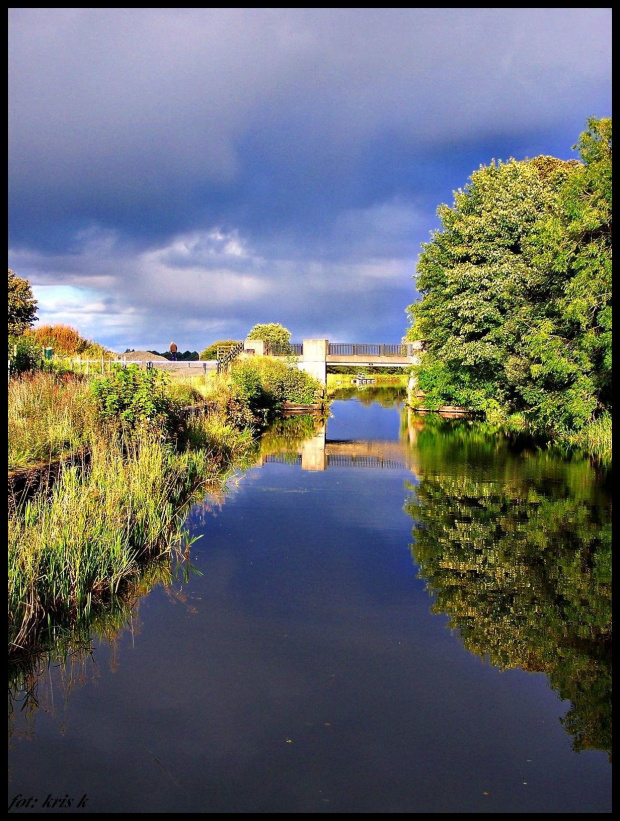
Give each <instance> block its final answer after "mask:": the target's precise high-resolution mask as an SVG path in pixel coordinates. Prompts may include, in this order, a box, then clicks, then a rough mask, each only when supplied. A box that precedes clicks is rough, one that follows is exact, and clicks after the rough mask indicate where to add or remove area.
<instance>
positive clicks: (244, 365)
mask: <svg viewBox="0 0 620 821" xmlns="http://www.w3.org/2000/svg"><path fill="white" fill-rule="evenodd" d="M231 382H232V384H233V385H234V386H235V388H236V389H237V391H238V392H239V395H240V396H242V397H244V398H247V400H248V402H249V404H250V407H252V408H257V407H262V408H265V407H266V408H270V409H271V408H278V407H280V406H281V405H282V403H284V402H296V403H299V404H312V403H313V402H315V401H316V399H317V396H318V395H319V394H320V393H321V391H322V387H321V385H320V383H319V382H318V380H317V379H315V378H314V377H312V376H310V375H309V374H307V373H306V372H305V371H302V370H300V369H299V368H297V367H296V366H295V365H292V364H287V363H286V362H279V361H278V360H276V359H269V358H268V357H255V358H253V359H247V360H242V361H240V362H237V363H235V365H234V366H233V368H232V371H231Z"/></svg>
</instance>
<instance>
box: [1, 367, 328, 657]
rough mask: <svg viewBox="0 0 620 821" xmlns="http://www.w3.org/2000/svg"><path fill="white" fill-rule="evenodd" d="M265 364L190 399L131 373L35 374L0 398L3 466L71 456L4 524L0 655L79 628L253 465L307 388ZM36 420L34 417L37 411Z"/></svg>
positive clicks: (188, 393)
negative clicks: (263, 437) (280, 416)
mask: <svg viewBox="0 0 620 821" xmlns="http://www.w3.org/2000/svg"><path fill="white" fill-rule="evenodd" d="M289 371H292V369H288V370H287V369H286V367H285V368H284V370H282V369H281V368H279V367H275V368H274V367H271V366H265V365H264V364H262V363H258V364H254V365H252V366H250V365H248V364H247V363H246V364H243V365H242V366H240V367H239V368H238V369H233V370H232V371H231V373H230V374H228V375H226V376H223V377H220V378H219V379H218V380H215V381H216V382H217V384H216V386H215V389H214V390H212V391H210V392H209V393H208V396H207V399H206V401H203V402H202V413H197V414H196V415H192V416H189V417H187V415H186V414H183V413H182V412H181V411H182V409H183V407H185V406H187V405H188V404H195V403H196V401H197V400H199V399H201V397H200V396H199V395H198V394H197V393H196V392H194V391H193V390H192V389H191V388H190V389H189V390H188V389H187V387H186V386H183V385H182V384H181V383H179V382H175V383H172V382H171V380H169V379H167V378H166V376H165V375H163V374H161V373H159V372H155V371H142V370H140V369H139V368H138V367H135V366H133V367H132V366H129V367H127V368H118V369H117V370H113V371H112V373H111V374H110V375H109V376H105V377H102V376H99V377H98V378H95V379H90V380H83V379H75V378H70V379H67V378H66V377H62V378H59V377H58V376H55V375H53V374H43V373H38V374H34V375H31V376H28V377H24V378H20V379H16V380H15V381H14V384H12V385H11V387H10V393H9V402H10V404H9V418H10V425H9V439H10V447H11V450H10V462H9V463H10V464H13V465H14V466H15V465H28V464H31V463H32V462H36V461H39V460H41V459H51V458H53V457H54V456H58V455H63V454H67V453H75V452H76V450H77V449H79V448H83V447H87V448H88V451H89V454H90V458H89V461H88V465H87V466H85V465H84V466H80V465H79V464H77V465H73V464H71V463H67V464H66V465H64V466H63V467H61V468H60V471H59V475H58V477H57V479H56V481H55V482H54V484H53V486H52V487H51V489H50V488H45V489H43V490H40V491H39V492H38V493H36V494H35V495H34V496H33V497H31V498H29V499H28V500H27V501H24V502H22V503H20V504H18V505H17V506H15V507H14V509H13V510H12V511H11V512H10V515H9V536H8V545H9V547H8V553H9V601H8V607H9V655H15V654H17V655H19V654H24V653H26V652H29V651H33V650H36V648H37V647H40V646H42V645H46V644H49V642H50V640H51V638H53V637H54V636H58V635H62V634H66V633H67V631H72V630H75V629H76V628H79V629H81V630H82V631H83V629H84V625H87V624H88V623H89V621H90V620H91V619H92V618H93V616H94V614H96V613H97V612H99V611H101V609H102V608H106V607H108V606H110V603H111V602H112V601H113V600H114V599H115V598H116V597H117V596H119V595H123V591H124V590H126V589H127V587H128V586H131V585H133V586H135V584H136V583H137V581H138V580H139V578H140V576H141V574H142V573H143V572H144V569H145V567H147V566H148V565H149V563H150V562H152V561H153V560H155V559H161V558H162V557H164V558H165V557H167V556H168V557H169V556H171V555H173V554H175V553H178V551H179V550H180V548H181V546H182V543H183V522H184V520H185V516H186V514H187V511H188V509H189V506H190V505H191V503H192V501H194V500H195V499H197V498H199V497H200V496H201V495H203V494H204V492H205V490H206V489H207V488H209V487H213V486H218V485H219V486H221V484H222V482H223V481H225V478H226V476H227V475H228V473H229V472H230V470H231V469H232V468H234V467H235V466H237V467H239V466H241V467H243V466H245V465H247V464H252V463H253V462H254V460H255V458H256V453H257V449H258V448H257V443H256V433H257V431H258V430H259V429H260V426H261V425H262V424H264V423H265V421H266V420H267V419H268V418H270V417H273V416H274V415H275V414H277V412H278V409H279V407H281V405H282V403H283V402H284V401H286V400H287V399H289V398H290V400H291V401H299V397H300V396H305V395H306V394H307V395H310V394H313V393H314V391H315V390H316V389H317V386H316V385H315V383H314V382H313V381H312V380H310V379H309V378H308V377H307V375H305V374H304V375H303V376H302V377H301V379H300V377H299V376H298V373H299V372H297V373H292V372H289ZM37 409H39V410H38V411H37Z"/></svg>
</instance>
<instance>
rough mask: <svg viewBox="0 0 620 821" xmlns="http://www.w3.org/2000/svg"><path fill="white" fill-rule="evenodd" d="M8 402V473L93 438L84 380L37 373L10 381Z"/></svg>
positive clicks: (93, 424) (90, 405)
mask: <svg viewBox="0 0 620 821" xmlns="http://www.w3.org/2000/svg"><path fill="white" fill-rule="evenodd" d="M8 399H9V402H8V423H9V424H8V434H9V442H8V469H9V471H11V470H15V469H17V468H23V467H27V466H29V465H33V464H37V463H41V462H47V461H51V460H54V459H56V458H58V457H59V456H61V455H62V454H65V453H68V452H72V451H77V450H79V449H80V448H81V447H84V446H86V445H89V444H90V443H91V442H92V440H93V438H94V436H95V428H96V420H95V408H94V405H93V402H92V399H91V397H90V393H89V389H88V382H87V381H85V380H82V379H76V378H72V377H68V378H67V377H59V376H57V375H55V374H53V373H48V372H43V371H38V372H35V373H34V374H32V375H26V376H22V377H19V378H14V379H11V381H10V383H9V396H8Z"/></svg>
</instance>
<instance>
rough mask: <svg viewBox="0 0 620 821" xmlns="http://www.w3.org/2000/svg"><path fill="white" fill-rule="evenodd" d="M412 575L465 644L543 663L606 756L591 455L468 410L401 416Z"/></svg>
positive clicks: (606, 517)
mask: <svg viewBox="0 0 620 821" xmlns="http://www.w3.org/2000/svg"><path fill="white" fill-rule="evenodd" d="M409 422H410V425H409V428H410V430H412V433H413V435H412V436H411V437H410V439H411V440H413V441H412V444H411V445H410V446H411V447H412V448H414V449H415V451H416V463H417V465H416V466H417V471H416V472H417V473H418V479H419V484H418V485H417V486H414V485H410V490H411V491H412V500H411V501H410V502H409V503H408V504H407V505H406V508H405V509H406V511H407V513H408V514H409V515H410V516H411V517H412V518H413V519H414V520H415V522H416V524H415V526H414V529H413V537H414V543H413V544H412V545H411V550H412V555H413V559H414V561H415V563H416V564H417V565H418V566H419V575H420V577H421V578H423V579H425V580H426V584H427V587H428V590H429V591H430V593H431V594H432V596H433V597H434V604H433V606H432V611H433V612H436V613H446V614H447V615H448V616H449V627H450V628H456V629H458V630H459V632H460V635H461V637H462V640H463V643H464V645H465V647H466V648H467V649H468V650H470V651H471V652H472V653H476V654H478V655H479V656H481V657H483V658H485V659H487V660H488V661H489V662H490V663H491V664H493V665H495V666H497V667H499V668H500V669H507V668H521V669H523V670H527V671H532V672H544V673H545V674H546V675H547V676H548V679H549V682H550V684H551V686H552V687H553V689H554V690H555V691H556V692H557V693H558V695H559V696H560V698H562V699H566V700H569V701H570V702H571V706H570V709H569V710H568V712H567V713H566V715H565V716H564V718H563V719H562V723H563V724H564V726H565V728H566V730H567V731H568V732H569V733H570V734H571V736H572V738H573V749H574V750H575V751H581V750H586V749H596V750H604V751H606V752H607V753H608V755H609V758H610V760H611V503H610V497H609V494H608V492H607V491H606V487H605V484H606V480H607V477H606V475H605V473H604V472H603V471H602V470H601V469H600V468H597V467H596V466H595V465H593V464H592V463H591V462H590V461H589V460H588V459H586V458H582V457H579V456H573V457H570V456H566V455H564V456H562V455H559V454H557V453H554V452H553V451H552V450H550V449H547V450H541V449H536V448H533V447H528V445H527V443H526V442H525V440H523V439H521V438H519V437H512V438H507V437H502V436H501V435H499V434H497V433H495V432H493V431H491V430H489V427H488V426H486V425H484V424H481V423H475V422H470V421H462V420H459V421H453V420H442V419H439V418H436V417H433V418H425V419H424V422H423V424H422V425H420V424H419V420H418V424H417V429H416V424H415V419H414V420H411V419H410V420H409Z"/></svg>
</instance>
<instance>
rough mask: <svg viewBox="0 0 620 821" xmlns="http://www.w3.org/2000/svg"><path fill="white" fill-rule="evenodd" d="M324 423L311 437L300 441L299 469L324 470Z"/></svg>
mask: <svg viewBox="0 0 620 821" xmlns="http://www.w3.org/2000/svg"><path fill="white" fill-rule="evenodd" d="M325 431H326V427H325V425H322V426H321V430H319V431H317V433H315V434H314V436H313V437H312V438H311V439H306V441H305V442H302V443H301V469H302V470H325V468H326V467H327V458H326V455H325Z"/></svg>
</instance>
